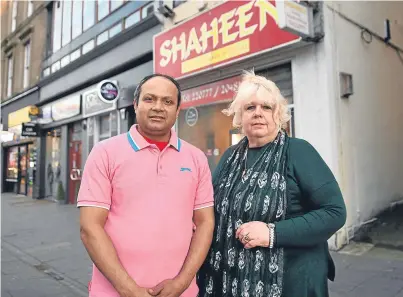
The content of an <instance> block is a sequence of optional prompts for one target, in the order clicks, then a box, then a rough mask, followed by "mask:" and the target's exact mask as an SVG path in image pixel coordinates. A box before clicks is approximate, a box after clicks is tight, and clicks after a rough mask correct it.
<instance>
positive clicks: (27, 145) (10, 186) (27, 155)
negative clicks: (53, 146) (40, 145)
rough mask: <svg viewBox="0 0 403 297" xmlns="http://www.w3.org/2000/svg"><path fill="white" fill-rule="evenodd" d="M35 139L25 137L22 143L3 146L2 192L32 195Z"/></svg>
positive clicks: (34, 169) (34, 172)
mask: <svg viewBox="0 0 403 297" xmlns="http://www.w3.org/2000/svg"><path fill="white" fill-rule="evenodd" d="M35 141H36V140H35V139H27V140H24V143H23V144H21V143H20V144H18V145H11V146H9V147H5V146H3V149H4V158H5V160H4V162H3V164H4V165H5V168H4V169H5V170H4V171H3V172H4V184H3V186H4V188H3V191H4V192H14V193H17V194H22V195H27V196H30V197H32V193H33V188H34V184H35V174H36V146H35V144H34V142H35Z"/></svg>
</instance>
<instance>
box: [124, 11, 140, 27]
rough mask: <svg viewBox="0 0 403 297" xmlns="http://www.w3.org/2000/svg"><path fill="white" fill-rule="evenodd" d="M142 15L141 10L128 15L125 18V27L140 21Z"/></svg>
mask: <svg viewBox="0 0 403 297" xmlns="http://www.w3.org/2000/svg"><path fill="white" fill-rule="evenodd" d="M140 19H141V16H140V10H137V11H136V12H135V13H133V14H131V15H130V16H128V17H127V18H126V20H125V29H127V28H129V27H131V26H133V25H135V24H137V23H138V22H140Z"/></svg>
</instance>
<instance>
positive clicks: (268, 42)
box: [153, 0, 300, 78]
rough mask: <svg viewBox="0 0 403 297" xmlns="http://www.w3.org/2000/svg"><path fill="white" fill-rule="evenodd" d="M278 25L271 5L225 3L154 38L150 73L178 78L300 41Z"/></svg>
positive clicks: (262, 0)
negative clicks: (152, 67)
mask: <svg viewBox="0 0 403 297" xmlns="http://www.w3.org/2000/svg"><path fill="white" fill-rule="evenodd" d="M278 21H279V19H278V11H277V8H276V2H275V1H270V0H256V1H225V2H224V3H222V4H220V5H218V6H216V7H215V8H213V9H211V10H208V11H206V12H204V13H202V14H200V15H198V16H196V17H194V18H192V19H190V20H189V21H187V22H184V23H182V24H180V25H178V26H176V27H173V28H172V29H170V30H167V31H164V32H162V33H160V34H158V35H156V36H154V44H153V46H154V72H158V73H164V74H168V75H171V76H173V77H176V78H180V77H184V76H189V75H191V74H195V73H197V72H201V71H204V70H208V69H212V68H216V67H218V66H222V65H224V64H229V63H233V62H234V61H235V60H241V59H245V58H247V57H250V56H252V55H255V54H258V53H262V52H266V51H269V50H273V49H275V48H279V47H282V46H286V45H288V44H291V43H295V42H298V41H299V40H300V37H299V36H297V35H294V34H292V33H290V32H287V31H284V30H281V29H280V28H279V26H278Z"/></svg>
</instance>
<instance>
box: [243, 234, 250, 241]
mask: <svg viewBox="0 0 403 297" xmlns="http://www.w3.org/2000/svg"><path fill="white" fill-rule="evenodd" d="M248 235H249V233H248V234H246V235H245V236H244V237H243V239H244V240H245V241H246V242H248V241H250V238H249V236H248Z"/></svg>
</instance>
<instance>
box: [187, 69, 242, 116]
mask: <svg viewBox="0 0 403 297" xmlns="http://www.w3.org/2000/svg"><path fill="white" fill-rule="evenodd" d="M240 82H241V76H234V77H231V78H228V79H224V80H220V81H218V82H214V83H211V84H206V85H203V86H200V87H197V88H193V89H189V90H185V91H183V92H182V103H181V108H183V109H185V108H189V107H191V106H198V105H204V104H209V103H213V102H216V101H222V100H228V99H232V98H233V97H234V96H235V93H236V91H237V90H238V86H239V83H240Z"/></svg>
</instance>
